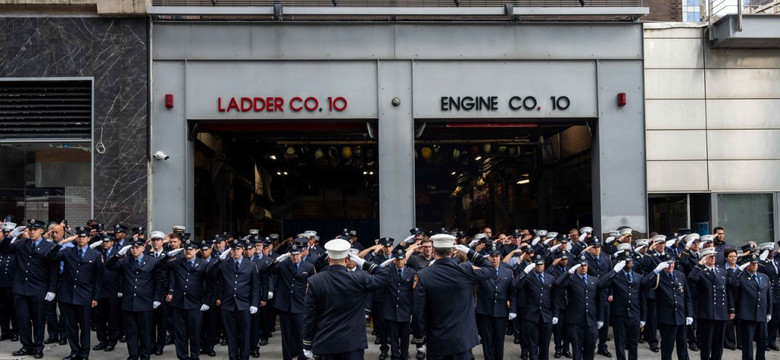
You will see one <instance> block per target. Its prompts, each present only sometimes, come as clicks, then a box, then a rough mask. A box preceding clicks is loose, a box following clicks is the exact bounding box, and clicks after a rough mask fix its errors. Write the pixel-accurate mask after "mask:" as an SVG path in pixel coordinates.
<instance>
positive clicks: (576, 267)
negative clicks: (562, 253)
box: [569, 264, 582, 274]
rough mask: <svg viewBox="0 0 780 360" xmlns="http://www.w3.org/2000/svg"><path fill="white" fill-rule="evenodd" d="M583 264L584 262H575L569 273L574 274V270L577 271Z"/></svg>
mask: <svg viewBox="0 0 780 360" xmlns="http://www.w3.org/2000/svg"><path fill="white" fill-rule="evenodd" d="M581 266H582V264H574V266H572V267H571V269H569V274H574V272H575V271H577V269H579V268H580V267H581Z"/></svg>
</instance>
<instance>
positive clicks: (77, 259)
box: [46, 227, 103, 360]
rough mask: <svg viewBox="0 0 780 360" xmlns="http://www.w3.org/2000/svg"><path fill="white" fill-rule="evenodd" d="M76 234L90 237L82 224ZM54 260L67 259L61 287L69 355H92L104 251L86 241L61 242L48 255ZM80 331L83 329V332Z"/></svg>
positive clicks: (101, 283)
mask: <svg viewBox="0 0 780 360" xmlns="http://www.w3.org/2000/svg"><path fill="white" fill-rule="evenodd" d="M76 235H77V236H79V237H84V240H85V241H87V238H86V237H87V236H89V232H88V231H87V230H86V229H84V228H82V227H79V228H77V229H76ZM46 259H47V260H49V261H52V262H60V261H62V262H63V263H64V268H63V271H62V280H61V281H60V283H59V286H58V289H57V300H59V304H60V308H61V311H62V317H63V319H64V323H65V334H66V336H67V338H68V343H69V344H70V355H69V356H67V357H66V359H69V360H71V359H77V360H83V359H89V350H90V338H91V336H92V334H90V319H91V313H92V307H93V302H94V303H95V305H97V303H99V301H100V293H101V289H102V286H103V261H102V257H101V254H100V252H98V251H97V250H93V249H91V248H90V247H89V246H88V245H86V244H85V246H84V247H83V248H80V247H78V246H74V247H69V248H63V247H62V245H61V244H57V245H56V246H54V247H53V248H52V249H51V250H49V253H48V254H47V255H46ZM79 332H80V333H79Z"/></svg>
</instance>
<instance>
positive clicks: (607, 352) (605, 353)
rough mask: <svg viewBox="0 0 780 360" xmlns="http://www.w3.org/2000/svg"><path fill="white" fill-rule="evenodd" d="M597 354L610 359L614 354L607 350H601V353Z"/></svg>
mask: <svg viewBox="0 0 780 360" xmlns="http://www.w3.org/2000/svg"><path fill="white" fill-rule="evenodd" d="M597 354H599V355H601V356H604V357H608V358H611V357H612V354H611V353H610V352H609V350H607V349H603V350H599V352H597Z"/></svg>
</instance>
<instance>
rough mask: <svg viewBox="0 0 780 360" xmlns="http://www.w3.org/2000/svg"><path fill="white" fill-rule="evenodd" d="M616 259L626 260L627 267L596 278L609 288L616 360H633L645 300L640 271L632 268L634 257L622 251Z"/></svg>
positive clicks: (645, 315) (636, 354)
mask: <svg viewBox="0 0 780 360" xmlns="http://www.w3.org/2000/svg"><path fill="white" fill-rule="evenodd" d="M617 261H625V262H626V267H624V268H623V269H618V270H619V271H615V270H614V269H613V270H611V271H610V272H608V273H607V274H606V275H604V276H602V277H601V278H599V284H600V285H602V286H609V287H610V288H611V294H612V302H611V303H610V306H611V309H610V310H611V311H610V322H611V323H612V329H613V334H614V335H615V353H616V357H617V359H618V360H625V359H626V350H628V359H629V360H636V359H637V358H638V353H637V347H638V344H639V329H640V327H641V325H642V323H644V322H646V320H647V311H646V308H647V303H646V300H645V294H644V289H643V287H642V274H639V273H637V272H636V271H634V269H633V266H634V259H633V257H631V255H630V254H623V255H622V256H620V257H618V259H617Z"/></svg>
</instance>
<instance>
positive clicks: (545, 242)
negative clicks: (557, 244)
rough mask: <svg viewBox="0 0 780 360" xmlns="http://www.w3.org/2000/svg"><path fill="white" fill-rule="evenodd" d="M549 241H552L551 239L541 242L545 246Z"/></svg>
mask: <svg viewBox="0 0 780 360" xmlns="http://www.w3.org/2000/svg"><path fill="white" fill-rule="evenodd" d="M550 241H553V239H551V238H548V239H545V240H544V241H542V244H544V245H547V244H549V243H550Z"/></svg>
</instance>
